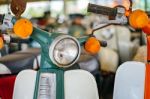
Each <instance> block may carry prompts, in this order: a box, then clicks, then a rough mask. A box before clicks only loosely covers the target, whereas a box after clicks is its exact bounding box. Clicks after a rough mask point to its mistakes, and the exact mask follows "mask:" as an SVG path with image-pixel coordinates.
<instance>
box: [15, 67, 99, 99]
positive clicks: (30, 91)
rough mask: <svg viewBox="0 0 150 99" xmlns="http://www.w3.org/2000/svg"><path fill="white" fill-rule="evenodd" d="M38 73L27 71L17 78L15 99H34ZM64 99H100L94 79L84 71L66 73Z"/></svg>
mask: <svg viewBox="0 0 150 99" xmlns="http://www.w3.org/2000/svg"><path fill="white" fill-rule="evenodd" d="M36 76H37V72H36V71H33V70H25V71H22V72H21V73H19V75H18V76H17V79H16V82H15V87H14V95H13V99H33V96H34V90H35V84H36ZM64 94H65V97H64V99H99V96H98V91H97V85H96V82H95V79H94V77H93V76H92V75H91V74H90V73H89V72H87V71H84V70H69V71H66V72H65V73H64Z"/></svg>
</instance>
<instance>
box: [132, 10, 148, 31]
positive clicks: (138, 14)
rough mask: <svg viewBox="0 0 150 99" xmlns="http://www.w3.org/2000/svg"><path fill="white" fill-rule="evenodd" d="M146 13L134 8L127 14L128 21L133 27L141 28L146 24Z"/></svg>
mask: <svg viewBox="0 0 150 99" xmlns="http://www.w3.org/2000/svg"><path fill="white" fill-rule="evenodd" d="M148 20H149V19H148V15H147V14H146V13H145V12H144V11H142V10H135V11H133V12H132V13H131V14H130V16H129V23H130V25H131V26H132V27H133V28H136V29H141V28H143V27H145V26H146V25H147V24H148Z"/></svg>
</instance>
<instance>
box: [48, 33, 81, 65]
mask: <svg viewBox="0 0 150 99" xmlns="http://www.w3.org/2000/svg"><path fill="white" fill-rule="evenodd" d="M54 44H55V45H54ZM51 50H52V51H51V55H50V57H51V60H52V62H53V63H55V64H56V65H57V66H59V67H69V66H71V65H73V64H74V63H75V62H76V61H77V59H78V58H79V56H80V45H79V43H78V41H77V40H76V39H75V38H73V37H71V36H67V35H65V36H64V37H62V36H61V37H58V38H56V40H55V41H54V43H53V45H52V47H51Z"/></svg>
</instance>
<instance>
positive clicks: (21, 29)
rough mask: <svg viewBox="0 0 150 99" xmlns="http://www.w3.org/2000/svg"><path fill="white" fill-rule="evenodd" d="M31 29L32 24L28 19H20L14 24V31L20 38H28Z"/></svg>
mask: <svg viewBox="0 0 150 99" xmlns="http://www.w3.org/2000/svg"><path fill="white" fill-rule="evenodd" d="M32 31H33V25H32V23H31V22H30V21H29V20H28V19H20V20H18V21H17V22H16V23H15V25H14V32H15V34H16V35H17V36H19V37H20V38H22V39H26V38H28V37H29V36H30V35H31V34H32Z"/></svg>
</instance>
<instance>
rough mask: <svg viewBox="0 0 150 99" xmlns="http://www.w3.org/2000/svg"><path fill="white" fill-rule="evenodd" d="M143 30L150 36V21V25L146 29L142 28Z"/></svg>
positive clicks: (149, 23)
mask: <svg viewBox="0 0 150 99" xmlns="http://www.w3.org/2000/svg"><path fill="white" fill-rule="evenodd" d="M142 30H143V32H144V33H145V34H148V35H150V20H149V22H148V24H147V25H146V26H145V27H144V28H142Z"/></svg>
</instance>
